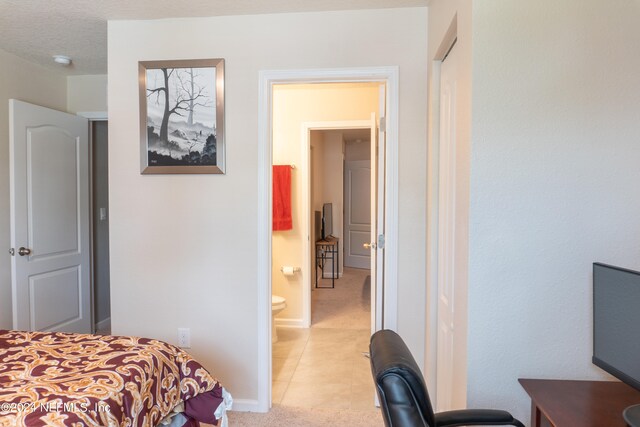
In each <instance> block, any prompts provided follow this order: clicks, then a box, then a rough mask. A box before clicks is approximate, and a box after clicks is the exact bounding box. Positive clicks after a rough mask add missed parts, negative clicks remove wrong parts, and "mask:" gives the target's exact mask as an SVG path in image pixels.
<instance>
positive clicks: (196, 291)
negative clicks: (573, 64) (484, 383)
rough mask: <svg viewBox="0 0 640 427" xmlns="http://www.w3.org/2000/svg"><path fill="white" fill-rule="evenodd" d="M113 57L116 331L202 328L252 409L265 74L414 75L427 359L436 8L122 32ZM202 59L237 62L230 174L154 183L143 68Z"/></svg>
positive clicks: (414, 259)
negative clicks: (142, 122) (342, 70)
mask: <svg viewBox="0 0 640 427" xmlns="http://www.w3.org/2000/svg"><path fill="white" fill-rule="evenodd" d="M327 22H331V23H332V25H331V26H327V25H326V23H327ZM247 28H251V29H252V30H251V31H247V30H246V29H247ZM381 28H384V29H385V31H380V29H381ZM292 35H294V36H293V37H292ZM108 46H109V51H108V57H109V64H108V75H109V87H108V99H109V147H110V152H109V184H110V194H109V200H110V209H111V223H110V225H111V229H110V251H111V309H112V328H113V331H114V333H117V334H134V335H148V336H151V337H155V338H159V339H163V340H166V341H168V342H170V343H176V341H177V328H178V327H190V328H191V341H192V348H191V349H190V352H191V353H192V354H193V355H194V356H195V357H196V358H197V359H199V360H201V361H202V363H203V365H205V366H206V367H208V368H210V369H211V370H212V373H213V374H214V376H217V377H218V378H219V379H220V381H222V383H223V384H225V385H226V386H227V387H228V389H229V390H230V392H231V393H232V394H233V395H234V399H235V400H236V401H241V402H244V404H245V406H244V407H245V408H248V409H251V405H252V403H251V402H257V400H258V380H257V378H258V377H259V372H258V371H259V369H260V366H262V365H261V364H260V363H259V361H258V356H257V354H258V343H259V337H258V331H259V330H260V323H259V322H261V320H262V319H259V318H258V314H257V313H258V303H259V301H258V283H259V280H258V277H257V275H258V265H257V260H258V250H257V248H256V242H257V240H258V237H259V236H258V209H259V207H258V172H257V171H258V155H257V153H258V145H257V141H258V90H259V84H258V83H259V72H260V71H261V70H295V69H310V68H315V69H319V68H325V69H329V68H339V67H375V66H387V65H394V66H398V67H399V68H400V72H401V76H402V78H401V80H400V86H399V93H400V106H399V108H400V111H402V115H401V117H400V118H399V134H400V135H402V139H401V142H400V147H399V150H398V151H399V159H398V160H399V163H400V164H402V168H400V169H399V194H398V209H399V214H398V215H397V217H398V218H400V224H399V235H398V245H399V248H398V253H399V258H400V259H399V263H398V272H399V273H398V279H397V280H398V283H399V284H400V286H399V288H400V289H399V291H398V300H399V302H398V304H399V305H401V306H402V310H399V326H398V328H399V330H400V331H401V332H403V336H404V338H405V339H406V341H407V342H408V343H409V345H410V347H411V348H412V350H415V352H416V353H415V354H416V359H418V360H421V359H422V357H423V349H424V330H423V326H424V322H423V321H422V319H424V299H425V294H424V285H423V284H424V266H423V264H424V262H423V261H424V257H425V253H424V232H425V229H424V225H425V196H424V195H425V181H426V180H425V172H424V158H425V156H426V147H425V144H424V141H425V140H426V124H425V123H424V117H425V116H426V82H425V75H426V63H425V61H424V58H423V56H424V51H425V50H426V8H424V7H418V8H401V9H384V10H358V11H339V12H316V13H288V14H272V15H248V16H225V17H215V18H188V19H165V20H155V21H110V22H109V24H108ZM329 47H330V48H329ZM381 49H382V50H384V51H385V52H387V53H386V54H385V55H384V57H381V55H380V51H381ZM195 58H224V59H225V67H226V69H225V75H226V82H225V91H226V94H225V95H226V97H225V112H226V119H225V126H226V139H227V152H226V164H227V171H226V174H225V175H198V176H195V175H191V176H186V175H145V176H142V175H140V158H139V157H140V148H139V116H138V110H139V108H138V106H139V99H138V61H142V60H163V59H173V60H175V59H195ZM421 58H422V59H421ZM261 309H264V308H261ZM258 403H259V404H260V405H265V403H266V404H267V405H268V402H258ZM258 403H256V405H257V404H258ZM267 407H268V406H267Z"/></svg>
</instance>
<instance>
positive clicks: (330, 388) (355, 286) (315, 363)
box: [272, 268, 378, 411]
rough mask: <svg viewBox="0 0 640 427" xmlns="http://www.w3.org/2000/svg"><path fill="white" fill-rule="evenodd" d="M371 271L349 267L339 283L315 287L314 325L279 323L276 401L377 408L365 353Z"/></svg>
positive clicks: (275, 402)
mask: <svg viewBox="0 0 640 427" xmlns="http://www.w3.org/2000/svg"><path fill="white" fill-rule="evenodd" d="M368 273H369V272H368V270H358V269H349V268H345V273H344V276H343V277H341V278H340V279H338V280H336V288H335V289H321V290H320V289H318V290H315V289H314V292H313V293H312V295H313V296H312V327H311V328H310V329H290V328H278V342H276V343H274V345H273V358H272V359H273V388H272V401H273V403H274V404H281V405H282V406H297V407H309V408H333V409H355V410H361V411H378V409H377V408H376V407H375V405H374V394H375V389H374V386H373V380H372V378H371V370H370V367H369V359H368V358H367V357H365V356H364V353H366V352H368V351H369V338H370V335H371V332H370V327H369V324H370V309H369V305H368V302H367V301H368V300H369V296H368V289H367V286H368V280H367V276H368ZM325 280H326V279H325ZM331 291H333V293H331ZM323 302H324V304H323ZM328 302H331V303H328Z"/></svg>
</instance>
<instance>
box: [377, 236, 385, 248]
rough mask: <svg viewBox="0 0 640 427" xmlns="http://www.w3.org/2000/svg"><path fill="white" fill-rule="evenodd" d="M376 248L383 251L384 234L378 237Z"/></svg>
mask: <svg viewBox="0 0 640 427" xmlns="http://www.w3.org/2000/svg"><path fill="white" fill-rule="evenodd" d="M378 248H379V249H384V234H379V235H378Z"/></svg>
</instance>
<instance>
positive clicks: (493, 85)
mask: <svg viewBox="0 0 640 427" xmlns="http://www.w3.org/2000/svg"><path fill="white" fill-rule="evenodd" d="M638 22H640V3H638V2H633V1H622V0H617V1H612V2H601V1H596V0H571V1H561V2H558V1H554V0H541V1H535V2H531V1H525V0H516V1H509V2H505V1H499V0H481V1H475V2H474V7H473V123H472V128H473V136H472V157H471V204H470V212H471V216H470V222H469V235H470V245H469V341H468V346H469V353H468V354H469V361H468V384H469V386H468V405H469V406H470V407H482V406H489V407H491V406H496V407H503V408H506V409H510V410H512V411H513V412H514V415H516V416H517V417H519V418H520V419H522V420H526V419H528V418H529V412H530V411H529V408H530V406H529V405H530V404H529V400H528V398H527V395H526V394H525V392H524V391H523V390H522V389H521V387H520V386H519V384H518V382H517V379H518V378H519V377H530V378H531V377H533V378H535V377H538V378H573V379H593V378H603V377H604V374H603V372H602V371H600V370H599V369H597V368H596V367H595V366H593V365H592V364H591V354H592V350H591V348H592V338H591V333H592V331H591V322H592V315H591V311H592V296H591V295H592V290H591V289H592V281H591V268H592V267H591V264H592V263H593V262H594V261H602V262H606V263H611V264H615V265H621V266H624V267H628V268H632V269H636V270H637V269H640V221H639V218H640V192H639V191H638V183H639V182H640V166H639V165H640V143H639V141H640V127H639V126H638V123H640V113H639V108H640V106H639V102H638V101H639V100H640V84H638V83H639V81H638V76H640V56H639V55H638V46H640V26H638Z"/></svg>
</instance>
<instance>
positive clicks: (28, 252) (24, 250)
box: [18, 247, 31, 256]
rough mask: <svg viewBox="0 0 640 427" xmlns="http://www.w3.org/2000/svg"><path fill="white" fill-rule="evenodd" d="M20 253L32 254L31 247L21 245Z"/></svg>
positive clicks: (21, 254) (23, 254)
mask: <svg viewBox="0 0 640 427" xmlns="http://www.w3.org/2000/svg"><path fill="white" fill-rule="evenodd" d="M18 255H20V256H25V255H31V249H29V248H25V247H20V249H18Z"/></svg>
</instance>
